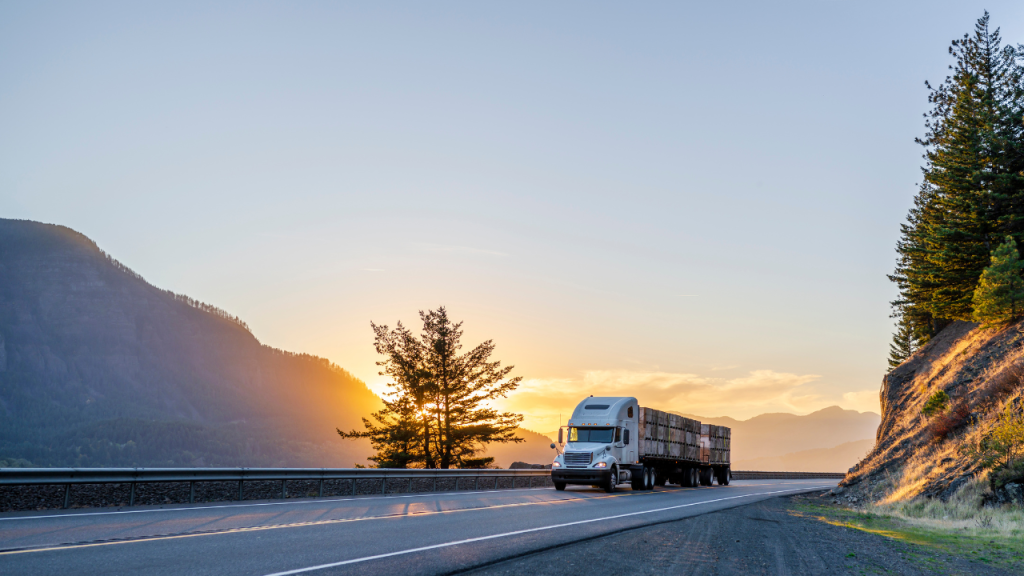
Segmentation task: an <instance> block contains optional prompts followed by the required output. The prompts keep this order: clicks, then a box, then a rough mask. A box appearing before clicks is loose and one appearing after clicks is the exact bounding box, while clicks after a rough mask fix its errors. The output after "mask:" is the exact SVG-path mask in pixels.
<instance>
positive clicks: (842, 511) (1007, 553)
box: [790, 482, 1024, 574]
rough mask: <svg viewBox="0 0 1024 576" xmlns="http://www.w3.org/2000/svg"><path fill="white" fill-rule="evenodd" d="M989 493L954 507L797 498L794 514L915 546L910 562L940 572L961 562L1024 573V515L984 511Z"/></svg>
mask: <svg viewBox="0 0 1024 576" xmlns="http://www.w3.org/2000/svg"><path fill="white" fill-rule="evenodd" d="M983 489H984V486H983V482H976V483H974V484H973V485H971V486H969V487H965V489H963V490H961V493H962V494H960V495H958V497H956V498H954V499H951V500H950V501H949V502H941V501H938V500H932V501H923V500H915V501H913V502H896V503H890V504H879V505H868V506H866V507H863V508H853V507H847V506H840V505H835V504H830V503H828V502H821V501H820V500H821V499H820V498H814V497H803V498H794V499H793V505H792V507H791V510H790V513H791V514H793V515H794V516H799V517H803V518H808V519H813V520H817V521H820V522H825V523H827V524H831V525H833V526H843V527H846V528H851V529H855V530H859V531H862V532H866V533H869V534H875V535H877V536H880V537H884V538H887V539H891V540H897V541H900V542H903V543H906V544H909V545H910V546H911V550H912V551H913V552H912V553H911V554H909V555H907V556H906V559H907V561H909V562H910V563H912V564H916V565H918V566H919V567H921V568H925V569H928V570H934V571H935V572H937V573H953V572H954V571H953V570H950V566H948V561H949V560H950V559H951V558H955V559H962V560H966V561H968V562H971V563H977V564H982V565H985V566H988V567H991V568H996V569H999V570H1003V571H1005V572H1006V573H1019V574H1024V532H1022V530H1021V527H1022V525H1024V512H1022V511H1021V510H1019V509H1017V510H1008V509H1001V510H987V511H984V512H983V511H981V508H980V506H979V502H978V501H979V499H980V498H981V493H982V491H983Z"/></svg>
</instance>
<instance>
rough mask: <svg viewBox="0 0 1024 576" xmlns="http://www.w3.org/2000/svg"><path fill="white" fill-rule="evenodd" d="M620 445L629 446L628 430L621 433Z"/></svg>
mask: <svg viewBox="0 0 1024 576" xmlns="http://www.w3.org/2000/svg"><path fill="white" fill-rule="evenodd" d="M622 443H623V444H625V445H626V446H629V428H626V429H625V430H623V431H622Z"/></svg>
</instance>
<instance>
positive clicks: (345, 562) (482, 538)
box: [267, 486, 831, 576]
mask: <svg viewBox="0 0 1024 576" xmlns="http://www.w3.org/2000/svg"><path fill="white" fill-rule="evenodd" d="M821 488H831V486H808V487H806V488H793V489H791V490H777V491H775V492H758V493H755V494H743V495H741V496H729V497H727V498H716V499H715V500H704V501H703V502H691V503H690V504H678V505H676V506H666V507H664V508H655V509H653V510H641V511H639V512H627V513H626V514H616V515H615V516H605V517H604V518H592V519H590V520H577V521H576V522H566V523H564V524H552V525H550V526H540V527H538V528H527V529H525V530H515V531H513V532H504V533H502V534H491V535H490V536H478V537H476V538H467V539H465V540H456V541H454V542H445V543H443V544H434V545H432V546H421V547H419V548H410V549H408V550H399V551H398V552H388V553H387V554H377V555H374V556H364V557H362V558H353V559H352V560H342V561H341V562H332V563H330V564H320V565H318V566H309V567H306V568H296V569H294V570H286V571H284V572H274V573H273V574H267V576H290V575H291V574H303V573H305V572H313V571H315V570H324V569H326V568H335V567H338V566H346V565H348V564H358V563H360V562H369V561H370V560H380V559H382V558H390V557H392V556H402V555H404V554H415V553H416V552H424V551H427V550H437V549H438V548H448V547H451V546H459V545H461V544H471V543H473V542H483V541H485V540H494V539H496V538H506V537H508V536H518V535H519V534H529V533H530V532H541V531H544V530H554V529H556V528H565V527H566V526H578V525H580V524H590V523H592V522H602V521H604V520H615V519H616V518H627V517H630V516H641V515H644V514H654V513H656V512H666V511H668V510H678V509H679V508H688V507H690V506H699V505H701V504H712V503H714V502H723V501H725V500H735V499H737V498H749V497H751V496H768V495H771V494H783V493H785V492H800V491H803V490H819V489H821Z"/></svg>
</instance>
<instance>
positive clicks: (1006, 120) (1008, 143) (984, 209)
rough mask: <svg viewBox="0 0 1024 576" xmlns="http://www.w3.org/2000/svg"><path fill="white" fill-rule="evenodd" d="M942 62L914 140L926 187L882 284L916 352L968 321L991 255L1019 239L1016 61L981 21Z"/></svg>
mask: <svg viewBox="0 0 1024 576" xmlns="http://www.w3.org/2000/svg"><path fill="white" fill-rule="evenodd" d="M949 53H950V55H952V56H953V58H954V63H953V65H951V66H950V69H951V70H952V73H951V75H950V76H949V77H947V78H946V79H945V81H944V82H943V83H942V84H940V85H939V86H938V87H936V88H933V87H932V86H931V85H930V84H928V83H927V82H926V83H925V85H926V86H927V87H928V89H929V90H930V91H931V92H930V94H929V97H928V100H929V102H930V103H931V104H932V110H931V111H930V112H929V113H928V114H926V115H925V117H926V122H925V127H926V134H925V137H924V138H923V139H918V142H919V143H920V144H922V145H923V146H925V148H926V151H925V160H926V163H925V166H924V167H923V168H922V172H923V176H924V178H923V182H922V184H921V188H920V190H919V191H918V194H917V196H916V197H915V199H914V207H913V208H912V209H911V210H910V214H909V215H908V218H907V222H906V223H905V224H904V225H903V226H902V227H901V237H900V240H899V242H898V244H897V247H896V250H897V253H898V259H897V263H896V269H895V271H894V273H893V274H892V275H890V276H889V278H890V280H892V281H893V282H895V283H896V284H897V286H898V287H899V290H900V296H899V298H897V299H896V300H895V301H893V302H892V305H893V308H894V311H895V312H896V313H895V314H894V316H896V317H899V318H901V323H906V324H909V326H910V332H911V333H912V334H913V336H914V339H915V340H916V342H917V344H918V345H923V344H924V343H926V342H927V341H928V339H929V338H930V337H931V336H932V335H934V334H935V333H937V332H938V331H939V330H941V329H942V328H943V327H944V326H945V325H946V324H948V323H949V322H950V321H952V320H970V319H971V318H972V317H973V315H972V312H973V310H972V302H973V297H974V291H975V288H976V287H977V285H978V280H979V278H980V277H981V273H982V271H983V270H984V269H985V267H986V266H988V265H989V259H990V252H991V250H992V247H993V245H994V244H996V243H998V242H999V240H998V239H999V238H1001V237H1002V236H1004V235H1005V234H1007V233H1011V234H1014V235H1024V123H1022V118H1024V68H1022V67H1021V65H1020V62H1019V61H1020V57H1021V52H1020V51H1019V50H1018V49H1014V48H1013V47H1011V46H1007V47H1001V40H1000V37H999V30H995V31H994V32H993V31H990V30H989V15H988V13H987V12H986V13H985V14H984V15H983V16H982V17H981V18H980V19H979V20H978V21H977V23H976V25H975V30H974V33H973V34H970V35H967V34H965V35H964V37H963V38H962V39H958V40H955V41H953V43H952V45H951V46H950V48H949ZM901 329H902V324H901ZM894 343H895V341H894Z"/></svg>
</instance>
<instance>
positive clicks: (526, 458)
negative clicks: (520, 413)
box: [485, 428, 555, 468]
mask: <svg viewBox="0 0 1024 576" xmlns="http://www.w3.org/2000/svg"><path fill="white" fill-rule="evenodd" d="M516 436H519V437H520V438H523V439H525V440H526V442H520V443H518V444H491V445H489V446H488V447H487V451H486V453H485V454H486V455H487V456H493V457H494V464H495V466H497V467H498V468H508V467H509V465H510V464H512V463H513V462H526V463H527V464H551V461H552V460H553V459H554V458H555V451H554V450H552V449H551V442H552V440H551V439H550V438H548V437H547V436H545V435H543V434H538V433H536V432H534V431H533V430H527V429H525V428H520V429H519V430H517V431H516Z"/></svg>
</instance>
